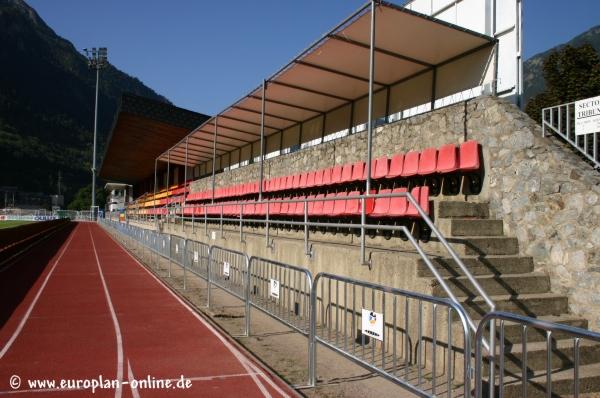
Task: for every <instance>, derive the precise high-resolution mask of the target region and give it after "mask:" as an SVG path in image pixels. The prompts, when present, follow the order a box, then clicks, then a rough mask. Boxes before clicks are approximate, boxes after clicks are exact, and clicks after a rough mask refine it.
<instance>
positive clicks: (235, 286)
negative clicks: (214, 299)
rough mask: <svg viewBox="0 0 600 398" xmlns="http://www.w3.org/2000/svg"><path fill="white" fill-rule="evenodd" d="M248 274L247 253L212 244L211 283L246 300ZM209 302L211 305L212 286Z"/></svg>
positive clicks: (210, 255)
mask: <svg viewBox="0 0 600 398" xmlns="http://www.w3.org/2000/svg"><path fill="white" fill-rule="evenodd" d="M247 274H248V256H247V255H245V254H244V253H242V252H238V251H235V250H229V249H225V248H222V247H219V246H211V248H210V253H209V278H208V279H209V285H210V284H214V285H216V286H218V287H220V288H222V289H224V290H226V291H227V292H229V293H231V294H232V295H234V296H236V297H237V298H239V299H241V300H246V292H245V290H246V276H247ZM209 287H210V286H209ZM208 304H209V306H210V288H209V297H208Z"/></svg>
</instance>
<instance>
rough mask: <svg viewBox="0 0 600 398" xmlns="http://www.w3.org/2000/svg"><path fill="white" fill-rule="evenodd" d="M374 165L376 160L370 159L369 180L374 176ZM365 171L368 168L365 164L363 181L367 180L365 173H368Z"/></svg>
mask: <svg viewBox="0 0 600 398" xmlns="http://www.w3.org/2000/svg"><path fill="white" fill-rule="evenodd" d="M376 165H377V163H376V160H375V159H372V160H371V178H373V175H374V174H375V166H376ZM367 169H368V167H367V165H366V163H365V171H364V172H363V180H366V179H367V171H368V170H367Z"/></svg>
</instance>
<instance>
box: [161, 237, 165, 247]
mask: <svg viewBox="0 0 600 398" xmlns="http://www.w3.org/2000/svg"><path fill="white" fill-rule="evenodd" d="M162 242H163V249H164V248H165V240H164V239H163V241H162Z"/></svg>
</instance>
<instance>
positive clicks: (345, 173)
mask: <svg viewBox="0 0 600 398" xmlns="http://www.w3.org/2000/svg"><path fill="white" fill-rule="evenodd" d="M350 181H352V163H348V164H345V165H344V166H343V167H342V176H341V178H340V183H342V184H346V183H348V182H350Z"/></svg>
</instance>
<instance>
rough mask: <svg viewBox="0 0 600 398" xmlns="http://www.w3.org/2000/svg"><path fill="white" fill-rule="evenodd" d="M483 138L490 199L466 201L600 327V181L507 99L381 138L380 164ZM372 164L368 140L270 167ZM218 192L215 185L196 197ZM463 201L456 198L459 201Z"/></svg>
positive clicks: (222, 179)
mask: <svg viewBox="0 0 600 398" xmlns="http://www.w3.org/2000/svg"><path fill="white" fill-rule="evenodd" d="M468 139H476V140H478V141H479V142H480V143H481V145H482V147H483V153H484V156H483V157H484V165H485V178H484V187H483V190H482V192H481V193H480V194H479V195H476V196H468V197H467V196H462V197H461V198H462V199H464V200H466V201H473V202H489V203H490V209H491V213H492V214H491V216H492V218H498V219H502V220H503V221H504V227H505V232H506V233H507V234H508V235H513V236H516V237H517V238H518V239H519V244H520V250H521V254H523V255H530V256H532V257H533V258H534V260H535V263H536V269H537V270H540V271H543V272H545V273H547V274H549V275H550V276H551V280H552V289H553V291H555V292H557V293H563V294H567V295H568V296H569V298H570V300H569V302H570V306H571V309H572V311H573V312H575V313H576V314H580V315H582V316H585V317H587V318H588V319H590V320H591V321H592V327H594V328H595V329H598V328H600V289H599V288H598V286H600V261H599V260H600V201H599V196H600V174H599V173H598V172H597V171H594V170H593V169H592V167H591V166H590V165H588V164H587V163H585V162H584V161H583V160H581V159H580V158H579V157H578V156H577V155H576V154H575V153H574V152H573V151H571V150H570V149H569V148H568V147H567V146H566V145H564V144H563V143H562V142H561V141H559V140H558V139H556V138H553V137H546V138H544V137H542V136H541V128H540V127H539V126H538V125H537V123H536V122H535V121H533V120H531V119H530V118H529V117H528V116H527V115H525V114H524V113H522V112H520V111H519V110H518V109H517V108H516V107H514V106H513V105H511V104H509V103H508V102H506V101H504V100H500V99H497V98H493V97H479V98H476V99H473V100H469V101H466V102H463V103H460V104H456V105H452V106H449V107H446V108H443V109H438V110H436V111H434V112H430V113H427V114H423V115H419V116H415V117H412V118H410V119H406V120H401V121H399V122H396V123H392V124H389V125H386V126H382V127H379V128H377V129H376V130H375V134H374V137H373V156H374V157H377V156H382V155H391V154H393V153H396V152H406V151H408V150H421V149H424V148H426V147H429V146H436V147H439V146H441V145H443V144H446V143H456V144H457V143H460V142H463V141H465V140H468ZM365 157H366V133H365V132H363V133H358V134H355V135H352V136H349V137H345V138H343V139H339V140H335V141H331V142H328V143H325V144H321V145H318V146H315V147H311V148H308V149H304V150H301V151H299V152H296V153H293V154H290V155H286V156H281V157H277V158H273V159H270V160H268V161H266V162H265V178H270V177H276V176H280V175H287V174H291V173H298V172H302V171H308V170H316V169H319V168H324V167H330V166H333V165H336V164H344V163H347V162H352V161H356V160H359V159H364V158H365ZM258 174H259V167H258V164H251V165H249V166H246V167H242V168H239V169H236V170H233V171H230V172H225V173H222V174H219V175H217V177H216V185H217V187H220V186H227V185H231V184H236V183H241V182H247V181H250V180H256V179H258ZM209 186H210V178H205V179H203V180H199V181H197V182H195V183H194V184H193V186H192V189H193V190H203V189H207V188H208V187H209ZM453 199H454V200H456V197H454V198H453Z"/></svg>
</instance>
